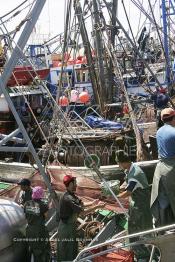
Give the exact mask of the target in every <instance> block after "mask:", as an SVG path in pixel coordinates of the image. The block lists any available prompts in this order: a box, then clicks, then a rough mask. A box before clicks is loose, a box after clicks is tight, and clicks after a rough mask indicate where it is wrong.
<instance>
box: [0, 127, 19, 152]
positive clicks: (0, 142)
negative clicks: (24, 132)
mask: <svg viewBox="0 0 175 262" xmlns="http://www.w3.org/2000/svg"><path fill="white" fill-rule="evenodd" d="M19 132H20V129H19V128H18V129H16V130H15V131H13V132H12V133H10V134H9V135H7V136H5V137H4V138H3V139H2V140H1V141H0V147H1V146H2V145H3V144H5V143H6V142H7V141H9V140H11V138H12V137H14V136H16V135H18V134H19Z"/></svg>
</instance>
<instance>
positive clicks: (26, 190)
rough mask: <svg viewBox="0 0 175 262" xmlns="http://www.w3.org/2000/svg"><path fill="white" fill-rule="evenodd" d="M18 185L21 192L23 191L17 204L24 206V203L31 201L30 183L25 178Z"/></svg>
mask: <svg viewBox="0 0 175 262" xmlns="http://www.w3.org/2000/svg"><path fill="white" fill-rule="evenodd" d="M18 185H20V186H21V190H22V191H23V192H22V194H21V197H20V199H19V204H20V205H22V206H24V204H25V203H26V201H29V200H32V188H31V182H30V180H29V179H27V178H23V179H22V180H21V181H20V182H19V183H18Z"/></svg>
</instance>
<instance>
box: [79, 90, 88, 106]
mask: <svg viewBox="0 0 175 262" xmlns="http://www.w3.org/2000/svg"><path fill="white" fill-rule="evenodd" d="M79 100H80V102H81V103H84V104H86V103H87V102H89V100H90V96H89V94H88V92H86V91H83V92H81V94H80V95H79Z"/></svg>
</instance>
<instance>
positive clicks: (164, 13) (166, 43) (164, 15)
mask: <svg viewBox="0 0 175 262" xmlns="http://www.w3.org/2000/svg"><path fill="white" fill-rule="evenodd" d="M162 20H163V37H164V50H165V56H166V57H165V59H166V78H165V79H166V82H167V85H168V89H169V87H170V80H171V79H170V73H171V72H170V52H169V40H168V29H167V28H168V24H167V10H166V0H162ZM169 91H170V90H169Z"/></svg>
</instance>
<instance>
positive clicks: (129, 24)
mask: <svg viewBox="0 0 175 262" xmlns="http://www.w3.org/2000/svg"><path fill="white" fill-rule="evenodd" d="M122 5H123V9H124V12H125V15H126V19H127V22H128V26H129V29H130V31H131V35H132V38H133V41H134V43H135V45H137V44H136V41H135V37H134V34H133V30H132V27H131V23H130V21H129V17H128V14H127V11H126V7H125V4H124V1H123V0H122Z"/></svg>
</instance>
